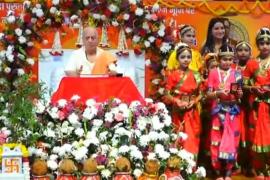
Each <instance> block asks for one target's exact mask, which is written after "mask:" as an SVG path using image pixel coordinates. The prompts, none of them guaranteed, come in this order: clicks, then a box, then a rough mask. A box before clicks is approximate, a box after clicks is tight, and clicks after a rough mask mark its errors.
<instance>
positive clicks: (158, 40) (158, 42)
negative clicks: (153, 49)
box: [155, 38, 162, 47]
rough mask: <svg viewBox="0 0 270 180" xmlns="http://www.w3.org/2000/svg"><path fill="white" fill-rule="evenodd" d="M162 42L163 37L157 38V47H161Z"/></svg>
mask: <svg viewBox="0 0 270 180" xmlns="http://www.w3.org/2000/svg"><path fill="white" fill-rule="evenodd" d="M161 43H162V40H161V39H159V38H158V39H156V41H155V44H156V46H157V47H160V45H161Z"/></svg>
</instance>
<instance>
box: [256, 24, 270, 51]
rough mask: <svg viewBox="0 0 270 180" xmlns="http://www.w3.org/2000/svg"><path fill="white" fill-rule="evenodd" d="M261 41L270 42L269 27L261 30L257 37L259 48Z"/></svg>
mask: <svg viewBox="0 0 270 180" xmlns="http://www.w3.org/2000/svg"><path fill="white" fill-rule="evenodd" d="M260 41H270V30H269V28H267V27H263V28H261V29H260V30H259V31H258V33H257V36H256V44H257V46H258V44H259V42H260Z"/></svg>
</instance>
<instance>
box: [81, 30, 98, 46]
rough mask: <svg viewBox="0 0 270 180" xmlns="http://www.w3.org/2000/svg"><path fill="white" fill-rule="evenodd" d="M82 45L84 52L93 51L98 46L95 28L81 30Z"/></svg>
mask: <svg viewBox="0 0 270 180" xmlns="http://www.w3.org/2000/svg"><path fill="white" fill-rule="evenodd" d="M83 45H84V46H85V50H86V51H88V50H89V51H91V50H95V49H96V48H97V46H98V32H97V29H96V28H93V27H86V28H84V30H83Z"/></svg>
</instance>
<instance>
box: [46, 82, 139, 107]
mask: <svg viewBox="0 0 270 180" xmlns="http://www.w3.org/2000/svg"><path fill="white" fill-rule="evenodd" d="M74 95H78V96H80V99H79V101H80V102H82V103H85V101H86V100H88V99H95V100H96V101H97V102H104V101H106V100H108V99H111V98H118V99H120V100H121V101H122V102H125V103H128V104H129V103H130V102H132V101H135V100H138V101H140V102H141V103H144V98H143V97H142V96H141V94H140V92H139V91H138V89H137V88H136V86H135V84H134V83H133V82H132V80H131V79H130V78H128V77H64V78H63V79H62V80H61V82H60V84H59V87H58V89H57V91H56V92H55V93H54V94H53V96H52V98H51V102H52V103H53V104H55V103H57V101H58V100H60V99H66V100H70V98H71V97H72V96H74Z"/></svg>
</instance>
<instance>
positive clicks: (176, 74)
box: [166, 70, 201, 155]
mask: <svg viewBox="0 0 270 180" xmlns="http://www.w3.org/2000/svg"><path fill="white" fill-rule="evenodd" d="M200 82H201V78H200V75H199V73H197V72H195V71H191V70H186V71H185V72H183V71H180V70H175V71H173V72H172V73H171V74H169V76H168V79H167V84H166V90H167V91H168V93H169V94H170V95H171V96H173V97H174V98H177V99H180V100H183V101H184V99H186V98H188V99H194V98H196V97H197V96H198V95H199V86H200ZM183 98H184V99H183ZM172 106H173V107H172V121H173V124H174V126H175V131H176V132H180V131H182V132H185V133H186V134H187V135H188V138H187V140H185V141H184V144H183V146H184V149H186V150H187V151H189V152H190V153H193V154H195V155H197V154H198V151H199V143H200V139H199V136H200V130H201V123H200V116H199V112H198V109H197V108H196V106H195V105H194V106H193V107H191V108H190V109H184V110H183V109H179V107H178V106H177V105H176V104H173V105H172Z"/></svg>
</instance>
